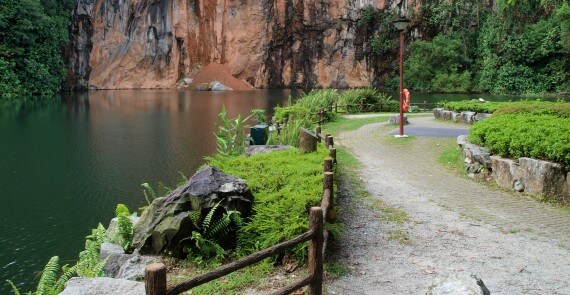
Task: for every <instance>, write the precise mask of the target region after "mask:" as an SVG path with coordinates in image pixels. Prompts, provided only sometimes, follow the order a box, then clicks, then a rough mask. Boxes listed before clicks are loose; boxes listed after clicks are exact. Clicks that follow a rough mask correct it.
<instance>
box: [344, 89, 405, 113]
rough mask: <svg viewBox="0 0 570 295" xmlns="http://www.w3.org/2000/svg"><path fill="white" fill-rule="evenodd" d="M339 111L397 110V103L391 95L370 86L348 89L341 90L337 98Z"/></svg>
mask: <svg viewBox="0 0 570 295" xmlns="http://www.w3.org/2000/svg"><path fill="white" fill-rule="evenodd" d="M338 105H339V111H341V112H342V111H346V112H347V113H360V112H394V111H398V110H399V107H400V106H399V103H398V102H397V101H395V100H392V97H391V96H388V95H387V94H385V93H380V92H378V91H377V90H375V89H372V88H359V89H350V90H346V91H344V92H342V93H341V94H340V97H339V99H338Z"/></svg>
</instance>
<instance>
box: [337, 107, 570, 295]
mask: <svg viewBox="0 0 570 295" xmlns="http://www.w3.org/2000/svg"><path fill="white" fill-rule="evenodd" d="M410 122H411V124H412V126H418V127H434V128H438V127H439V128H441V127H445V128H464V126H461V125H450V124H446V123H440V122H438V121H435V120H433V118H429V117H426V118H410ZM393 129H394V128H388V127H386V126H385V125H384V123H379V124H371V125H367V126H364V127H362V128H360V129H359V130H356V131H351V132H344V133H341V134H340V136H338V138H335V140H336V142H337V143H338V144H340V145H341V146H342V147H344V148H347V149H348V150H349V151H351V152H352V153H353V154H354V155H355V156H356V157H357V158H358V159H359V160H360V162H361V163H362V164H363V165H362V169H361V171H360V177H361V178H362V179H363V180H364V181H365V182H366V188H367V190H368V191H370V192H371V194H372V198H380V199H381V200H383V201H384V202H385V203H387V204H388V205H390V206H393V207H396V208H400V209H403V210H404V211H406V212H407V213H408V216H409V217H410V219H411V221H410V222H406V223H404V224H403V225H396V224H394V223H390V222H387V221H384V220H383V219H382V213H381V212H380V211H379V210H377V209H374V207H373V206H370V205H366V202H358V201H355V200H353V198H350V197H342V196H341V197H340V198H339V203H340V206H343V207H345V210H344V212H345V213H344V214H343V215H341V218H343V219H344V220H343V222H344V223H345V231H344V236H343V238H342V239H341V241H340V242H339V243H340V249H341V250H339V252H338V253H336V256H337V257H335V258H334V259H335V260H337V261H339V262H341V263H343V264H344V265H347V266H348V268H349V273H348V274H347V275H345V276H343V277H341V278H339V279H336V280H333V281H332V282H329V283H328V285H327V291H328V293H329V294H425V292H426V290H427V288H428V287H429V285H430V284H431V282H432V281H433V280H434V279H435V278H436V277H438V276H444V275H447V274H451V273H460V274H466V275H471V274H474V275H477V276H478V277H480V278H482V279H483V281H484V282H485V284H486V286H487V287H488V288H489V290H490V291H491V294H570V283H569V279H570V250H569V249H570V212H568V211H567V210H566V211H564V210H560V209H556V208H553V207H552V206H549V205H545V204H541V203H538V202H536V201H534V200H531V199H529V198H526V197H519V196H515V195H513V194H510V193H505V192H502V191H499V190H494V189H489V188H488V187H487V186H485V185H482V184H479V183H477V182H475V181H472V180H469V179H465V178H462V177H460V176H458V175H456V174H454V173H453V172H451V171H448V170H447V169H445V167H442V166H441V164H438V163H437V158H438V156H439V154H440V153H441V151H442V146H449V144H450V141H453V142H454V141H455V139H444V138H443V139H442V138H434V137H414V138H412V139H409V140H408V141H407V142H405V143H402V142H395V139H393V138H391V137H390V136H389V135H388V133H389V132H390V131H393ZM339 161H342V159H339ZM368 203H369V202H368ZM394 233H404V234H405V236H406V239H404V240H403V241H402V239H390V238H389V237H391V236H392V237H393V234H394Z"/></svg>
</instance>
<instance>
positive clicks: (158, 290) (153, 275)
mask: <svg viewBox="0 0 570 295" xmlns="http://www.w3.org/2000/svg"><path fill="white" fill-rule="evenodd" d="M144 289H145V291H146V295H166V265H164V264H162V263H152V264H149V265H147V266H146V268H145V270H144Z"/></svg>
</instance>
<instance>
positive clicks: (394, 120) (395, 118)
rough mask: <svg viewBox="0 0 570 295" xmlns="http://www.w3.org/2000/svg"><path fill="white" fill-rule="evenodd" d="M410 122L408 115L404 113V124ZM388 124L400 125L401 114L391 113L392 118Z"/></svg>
mask: <svg viewBox="0 0 570 295" xmlns="http://www.w3.org/2000/svg"><path fill="white" fill-rule="evenodd" d="M407 124H409V122H408V116H406V115H404V125H407ZM388 125H400V115H399V114H398V115H390V119H389V120H388Z"/></svg>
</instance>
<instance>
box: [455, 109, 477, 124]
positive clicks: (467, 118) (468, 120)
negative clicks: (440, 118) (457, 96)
mask: <svg viewBox="0 0 570 295" xmlns="http://www.w3.org/2000/svg"><path fill="white" fill-rule="evenodd" d="M457 122H459V123H465V124H473V122H475V112H461V113H460V114H459V116H457Z"/></svg>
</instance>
